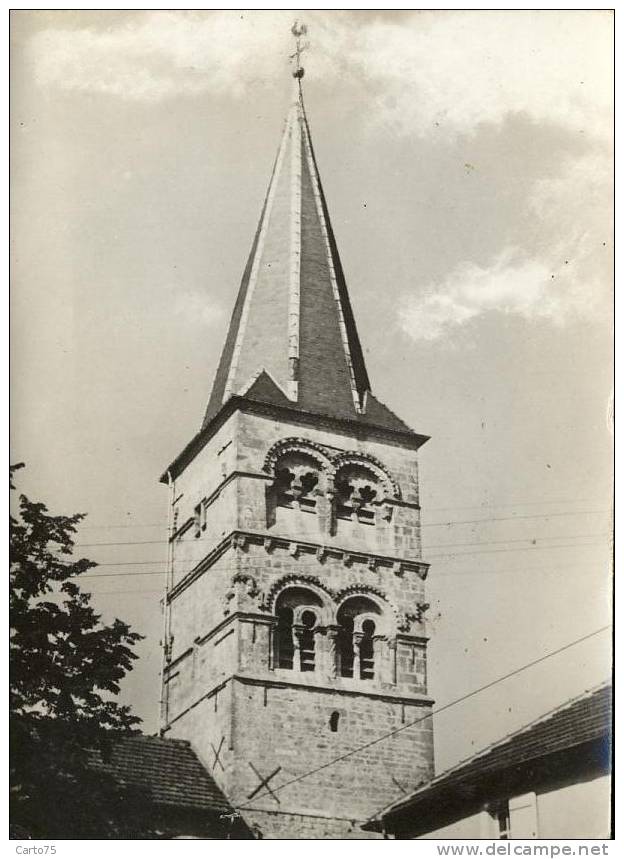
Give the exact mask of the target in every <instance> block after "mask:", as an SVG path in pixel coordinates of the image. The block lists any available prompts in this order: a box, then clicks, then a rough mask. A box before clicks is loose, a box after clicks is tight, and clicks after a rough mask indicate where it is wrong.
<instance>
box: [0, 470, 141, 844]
mask: <svg viewBox="0 0 624 859" xmlns="http://www.w3.org/2000/svg"><path fill="white" fill-rule="evenodd" d="M21 467H22V464H19V465H16V466H13V467H12V468H11V469H10V486H11V489H12V490H14V489H15V487H14V484H13V476H14V473H15V471H17V470H18V469H19V468H21ZM83 518H84V514H81V513H78V514H75V515H73V516H54V515H52V514H50V513H49V512H48V510H47V508H46V506H45V505H44V504H42V503H41V502H34V501H30V500H29V499H28V498H27V497H26V496H25V495H20V496H19V510H18V513H17V515H16V516H11V517H10V626H11V630H10V657H9V666H10V715H11V753H12V760H11V777H12V778H11V782H12V784H11V799H12V816H13V821H14V823H16V824H17V825H18V826H22V827H25V828H26V829H27V830H29V831H32V832H34V833H37V834H38V835H39V837H81V836H85V835H86V834H87V832H88V831H90V830H97V829H98V820H99V818H101V817H102V815H104V816H106V817H110V814H109V812H110V811H111V809H112V806H114V805H115V804H118V803H119V797H118V796H116V795H115V790H114V788H113V786H112V785H110V786H109V787H108V789H105V787H104V786H103V784H102V779H101V776H100V777H95V776H94V775H93V773H92V771H91V770H90V768H89V754H92V750H93V749H94V748H98V749H100V750H101V749H102V748H103V745H105V744H106V742H108V741H109V739H110V737H111V736H114V735H115V734H116V733H118V732H128V731H131V730H132V729H133V728H134V727H135V726H136V725H138V724H139V722H140V719H138V718H137V717H136V716H134V715H133V714H132V713H131V711H130V708H129V707H127V706H125V705H121V704H120V703H119V702H118V701H116V700H115V696H116V695H117V694H118V692H119V684H120V681H121V680H122V678H123V677H124V676H125V675H126V673H127V672H128V671H130V670H131V668H132V664H133V661H134V660H135V659H136V654H135V653H134V652H133V649H132V648H133V646H134V645H135V644H136V642H137V641H139V640H140V639H141V637H142V636H140V635H139V634H138V633H136V632H132V631H131V629H130V627H129V626H128V624H126V623H124V622H123V621H121V620H119V619H116V620H115V621H114V622H113V623H112V624H109V625H107V624H105V623H103V622H102V619H101V617H100V615H99V614H97V612H96V611H95V610H94V608H93V606H92V605H91V595H90V594H88V593H84V592H83V591H81V589H80V587H79V586H78V584H77V579H78V578H79V576H80V575H81V574H82V573H85V572H86V571H87V570H90V569H92V568H93V567H95V566H96V564H95V563H94V562H93V561H90V560H88V559H86V558H75V557H74V554H73V553H74V538H75V535H76V530H77V526H78V525H79V523H80V522H81V521H82V519H83ZM107 738H108V739H107ZM94 779H95V781H96V782H97V783H98V784H99V785H100V789H101V790H100V793H101V791H102V790H104V791H105V792H106V790H107V793H108V796H107V802H105V803H104V804H102V803H101V802H100V801H99V800H96V798H95V795H91V796H89V785H90V786H91V788H95V782H94ZM107 808H108V810H107ZM68 809H71V814H70V813H69V811H68ZM51 821H52V822H54V821H56V823H57V826H58V827H60V830H61V831H57V832H56V833H54V832H53V831H52V830H51V829H50V826H51V825H52V829H54V828H55V827H54V825H53V824H51ZM70 821H72V822H70ZM100 822H101V821H100ZM74 824H75V825H74ZM76 827H77V829H76ZM72 832H73V834H72ZM86 837H88V835H87V836H86Z"/></svg>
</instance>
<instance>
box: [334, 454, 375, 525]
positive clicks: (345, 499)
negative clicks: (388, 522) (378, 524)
mask: <svg viewBox="0 0 624 859" xmlns="http://www.w3.org/2000/svg"><path fill="white" fill-rule="evenodd" d="M379 490H380V487H379V484H378V480H377V478H376V476H375V475H374V474H373V473H372V472H371V471H369V470H368V469H366V468H364V467H362V466H360V465H350V466H346V467H345V468H343V469H341V471H340V472H339V474H338V476H337V478H336V516H337V517H338V519H352V520H353V519H354V520H356V521H358V522H361V523H363V524H367V525H373V524H374V523H375V506H374V505H375V502H376V500H378V499H379V498H380V496H381V493H380V491H379Z"/></svg>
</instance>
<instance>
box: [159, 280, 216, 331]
mask: <svg viewBox="0 0 624 859" xmlns="http://www.w3.org/2000/svg"><path fill="white" fill-rule="evenodd" d="M172 294H173V296H174V298H173V307H172V309H173V313H174V315H175V316H177V317H178V318H179V319H181V320H182V322H184V324H189V325H196V326H198V327H201V328H211V327H213V326H215V325H221V324H222V323H223V320H224V316H225V313H224V310H223V308H222V307H220V306H219V305H217V304H214V303H211V302H210V301H207V299H206V294H205V293H199V292H194V291H188V292H182V291H180V290H179V289H177V288H176V289H172Z"/></svg>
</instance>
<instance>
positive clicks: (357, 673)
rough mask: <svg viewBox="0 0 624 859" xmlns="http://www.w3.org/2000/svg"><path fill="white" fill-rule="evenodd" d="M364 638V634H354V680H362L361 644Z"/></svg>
mask: <svg viewBox="0 0 624 859" xmlns="http://www.w3.org/2000/svg"><path fill="white" fill-rule="evenodd" d="M363 638H364V633H363V632H354V633H353V679H354V680H359V679H360V644H361V643H362V639H363Z"/></svg>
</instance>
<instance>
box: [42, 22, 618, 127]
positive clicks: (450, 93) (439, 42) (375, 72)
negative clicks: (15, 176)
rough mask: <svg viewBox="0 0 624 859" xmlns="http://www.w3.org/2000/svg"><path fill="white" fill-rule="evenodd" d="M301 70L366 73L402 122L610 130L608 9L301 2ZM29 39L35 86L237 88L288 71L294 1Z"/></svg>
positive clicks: (151, 95)
mask: <svg viewBox="0 0 624 859" xmlns="http://www.w3.org/2000/svg"><path fill="white" fill-rule="evenodd" d="M305 17H306V20H307V22H308V24H309V35H310V40H311V42H312V50H310V52H309V54H307V55H306V65H307V66H308V67H309V72H310V77H312V78H314V77H316V78H317V79H320V78H323V77H324V76H340V78H341V80H343V81H344V82H345V86H348V82H349V80H350V79H352V80H354V81H361V80H364V81H366V83H367V86H368V88H369V90H370V93H371V95H370V99H371V100H370V104H369V108H368V111H367V114H368V117H369V119H370V120H371V121H372V122H375V123H377V124H382V123H383V124H385V125H386V126H387V124H390V125H392V126H393V127H394V128H395V129H397V130H399V131H405V132H408V133H425V132H426V131H427V129H429V128H430V127H431V126H432V125H433V124H434V123H436V122H438V123H440V124H444V126H445V128H446V129H447V130H448V131H454V130H460V131H465V130H469V129H471V128H473V127H474V126H475V125H476V124H477V123H479V122H483V121H499V120H500V119H502V118H503V117H504V116H505V115H506V114H507V113H508V112H510V111H513V112H519V111H524V112H526V113H528V114H529V115H531V116H532V117H535V118H538V119H539V118H546V117H547V118H548V119H549V120H550V121H554V122H557V121H560V122H564V123H566V124H572V125H581V126H583V127H585V128H587V129H591V131H592V133H596V132H597V131H600V130H602V131H603V132H606V133H608V131H607V129H608V124H609V121H610V105H611V98H612V96H611V90H612V68H611V48H610V45H611V42H610V39H611V20H612V19H611V15H610V14H609V13H608V12H599V11H594V12H545V11H541V12H415V13H412V14H409V15H405V16H403V17H401V18H400V19H399V20H398V21H397V19H396V17H390V16H389V17H386V18H384V17H383V16H381V15H378V16H376V17H371V16H369V15H364V14H363V13H357V12H355V13H347V12H341V11H331V12H313V11H307V12H306V13H305ZM118 20H119V23H118V24H117V25H114V24H113V26H111V27H109V28H107V29H106V30H101V29H99V30H98V29H95V28H88V27H84V28H77V29H58V28H57V29H48V30H45V31H42V32H40V33H38V34H37V35H36V36H34V37H33V39H32V40H31V51H32V57H33V61H34V66H35V74H36V77H37V80H38V81H39V82H40V83H41V84H42V85H44V86H48V87H60V88H63V89H67V90H80V91H85V92H95V93H107V94H109V95H114V96H118V97H121V98H125V99H135V100H142V101H159V100H163V99H167V98H172V97H175V96H180V95H194V94H197V93H202V92H212V93H216V94H219V93H228V94H231V95H234V96H236V95H240V94H242V93H244V91H245V89H246V88H247V87H248V85H249V84H250V83H251V82H252V81H254V80H258V79H263V78H266V79H270V80H276V79H279V76H280V75H283V74H284V71H285V65H286V51H287V50H288V47H289V45H290V41H289V32H288V31H289V27H290V24H291V20H292V13H290V12H282V11H276V12H251V13H250V12H247V13H244V14H240V13H238V12H233V11H222V12H181V11H170V12H167V11H158V12H151V13H145V14H144V15H142V16H139V17H137V18H132V19H128V18H124V17H122V16H121V15H120V17H119V19H118Z"/></svg>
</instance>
